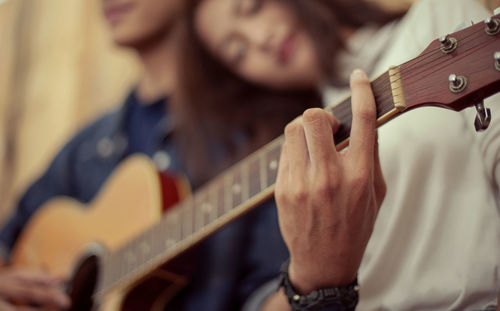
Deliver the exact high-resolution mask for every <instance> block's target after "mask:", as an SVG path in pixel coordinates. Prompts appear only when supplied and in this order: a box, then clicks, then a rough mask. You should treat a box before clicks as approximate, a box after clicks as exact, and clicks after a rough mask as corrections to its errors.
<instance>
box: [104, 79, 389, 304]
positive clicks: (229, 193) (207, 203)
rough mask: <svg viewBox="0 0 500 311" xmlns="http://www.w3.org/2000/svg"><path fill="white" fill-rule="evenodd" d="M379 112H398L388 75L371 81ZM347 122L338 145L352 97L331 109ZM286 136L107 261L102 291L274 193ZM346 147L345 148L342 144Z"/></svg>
mask: <svg viewBox="0 0 500 311" xmlns="http://www.w3.org/2000/svg"><path fill="white" fill-rule="evenodd" d="M372 89H373V92H374V94H375V100H376V103H377V116H378V117H381V116H384V115H386V114H388V113H389V112H391V111H393V110H394V103H393V97H392V92H391V88H390V87H389V74H388V73H387V72H386V73H384V74H383V75H381V76H379V77H378V78H377V79H376V80H374V81H373V82H372ZM327 110H330V111H331V112H332V113H333V114H334V115H335V117H336V118H337V119H339V121H340V122H341V124H342V126H341V128H340V129H339V131H338V132H337V133H336V134H335V137H334V139H335V143H336V144H337V146H340V145H341V144H343V146H345V144H346V143H347V141H348V139H349V135H350V131H351V123H352V111H351V98H350V97H349V98H346V99H345V100H344V101H342V102H341V103H340V104H338V105H336V106H333V107H329V108H327ZM283 142H284V137H283V136H280V137H278V138H276V139H275V140H273V141H272V142H270V143H269V144H267V145H266V146H264V147H263V148H261V149H259V150H258V151H256V152H254V153H253V154H251V155H250V156H248V157H246V158H245V159H244V160H242V161H240V162H238V163H237V164H235V165H233V166H232V167H231V168H229V169H228V170H227V171H225V172H223V173H222V174H220V175H219V176H218V177H216V178H215V179H213V180H212V181H210V182H209V183H208V184H206V185H205V186H203V187H202V188H201V189H200V190H199V191H197V192H196V193H195V194H194V195H193V196H191V197H190V198H188V199H186V200H185V201H183V202H181V203H179V204H177V205H176V206H174V207H173V208H171V209H169V212H168V213H167V214H166V215H164V216H163V218H162V219H161V220H160V221H159V222H158V223H157V224H156V225H154V226H152V227H151V228H150V229H148V230H147V231H145V232H144V233H142V234H140V235H139V236H137V237H136V238H135V239H134V240H132V241H131V242H129V243H127V244H126V245H125V246H123V247H122V248H120V249H119V250H118V251H116V252H114V253H111V254H107V256H105V257H104V260H103V266H104V269H103V274H102V279H101V280H100V283H99V290H98V291H97V292H98V295H99V294H102V293H103V292H107V291H108V290H109V289H111V288H112V287H114V286H117V285H120V284H127V281H130V280H136V279H138V278H139V277H140V276H142V275H145V274H147V273H149V272H151V271H153V270H154V269H156V268H158V267H159V266H160V265H162V264H163V263H166V262H168V261H169V260H170V259H172V258H174V257H175V256H177V255H179V254H180V253H181V252H183V251H184V250H186V249H188V248H189V247H191V246H193V245H194V244H195V243H197V242H199V241H201V240H202V239H204V238H206V237H207V236H208V235H210V234H211V233H213V232H214V231H216V230H217V229H219V228H220V227H222V226H223V225H225V224H227V223H228V222H230V221H232V220H233V219H234V218H236V217H239V216H241V215H242V214H244V213H246V212H248V211H249V210H251V209H252V208H253V207H255V206H256V205H258V204H259V203H261V202H262V201H264V200H266V199H268V198H270V197H271V196H272V195H273V193H274V184H275V182H276V176H277V172H278V164H279V157H280V152H281V146H282V144H283ZM343 146H342V147H343Z"/></svg>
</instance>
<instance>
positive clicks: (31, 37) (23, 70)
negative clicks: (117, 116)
mask: <svg viewBox="0 0 500 311" xmlns="http://www.w3.org/2000/svg"><path fill="white" fill-rule="evenodd" d="M140 71H141V69H140V67H139V65H138V64H137V62H136V59H135V55H133V54H132V53H131V52H129V51H125V50H120V49H118V48H116V47H114V46H113V45H112V43H111V39H110V38H109V35H108V33H107V30H106V27H105V24H104V21H103V20H102V18H101V14H100V3H99V1H97V0H77V1H67V0H44V1H38V0H0V120H1V121H0V198H1V199H0V219H3V217H5V215H6V213H7V212H8V211H9V210H10V209H11V208H12V207H13V205H14V203H15V199H16V198H17V196H19V195H21V194H22V192H23V191H24V189H25V188H26V187H27V186H28V185H29V184H30V182H31V181H32V180H33V179H34V178H35V177H37V175H39V174H40V173H42V172H43V170H44V169H45V167H46V165H48V163H49V162H50V161H51V159H52V158H53V156H54V155H55V153H56V152H57V151H58V149H59V148H60V147H62V145H63V144H64V142H65V141H66V140H67V139H69V138H70V137H71V136H72V135H73V134H74V133H75V132H76V131H77V130H78V129H79V128H81V127H82V126H83V125H84V124H86V123H87V122H90V121H91V120H92V119H94V118H96V117H97V116H98V115H100V114H102V113H103V112H105V111H107V110H109V109H111V108H112V107H115V106H117V105H120V103H121V99H122V98H123V96H125V95H126V94H127V92H128V89H129V88H130V87H131V85H132V84H133V83H134V81H135V80H136V77H137V76H138V75H139V74H140Z"/></svg>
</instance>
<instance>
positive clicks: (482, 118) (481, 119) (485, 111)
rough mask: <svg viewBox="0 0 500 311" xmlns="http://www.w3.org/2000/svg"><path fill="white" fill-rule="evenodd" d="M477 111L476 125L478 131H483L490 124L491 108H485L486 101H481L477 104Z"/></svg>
mask: <svg viewBox="0 0 500 311" xmlns="http://www.w3.org/2000/svg"><path fill="white" fill-rule="evenodd" d="M476 112H477V113H476V118H475V119H474V127H475V128H476V132H481V131H484V130H485V129H487V128H488V126H489V125H490V121H491V111H490V109H489V108H484V103H483V102H482V101H481V102H479V103H477V104H476Z"/></svg>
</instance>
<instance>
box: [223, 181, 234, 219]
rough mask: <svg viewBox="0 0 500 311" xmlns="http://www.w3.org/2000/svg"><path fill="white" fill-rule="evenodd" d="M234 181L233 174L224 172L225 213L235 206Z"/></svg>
mask: <svg viewBox="0 0 500 311" xmlns="http://www.w3.org/2000/svg"><path fill="white" fill-rule="evenodd" d="M232 182H233V180H232V174H230V173H226V174H224V213H227V212H229V211H230V210H231V208H232V206H233V192H232V191H231V185H232Z"/></svg>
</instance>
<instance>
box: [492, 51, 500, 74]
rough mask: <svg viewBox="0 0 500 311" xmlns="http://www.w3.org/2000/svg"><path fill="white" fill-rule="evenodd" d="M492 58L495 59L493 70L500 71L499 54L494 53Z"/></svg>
mask: <svg viewBox="0 0 500 311" xmlns="http://www.w3.org/2000/svg"><path fill="white" fill-rule="evenodd" d="M493 58H494V59H495V69H496V70H498V71H500V52H495V54H493Z"/></svg>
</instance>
